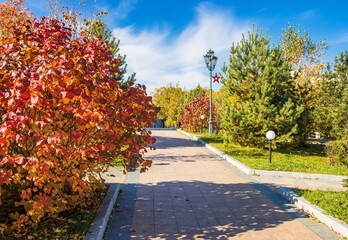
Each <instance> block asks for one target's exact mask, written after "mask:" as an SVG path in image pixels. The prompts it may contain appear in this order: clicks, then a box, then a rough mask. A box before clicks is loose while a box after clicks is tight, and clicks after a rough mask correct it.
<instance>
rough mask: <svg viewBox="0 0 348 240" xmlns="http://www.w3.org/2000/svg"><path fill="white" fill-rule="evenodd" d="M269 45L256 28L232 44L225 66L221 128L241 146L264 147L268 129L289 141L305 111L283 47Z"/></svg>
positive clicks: (267, 39) (266, 38)
mask: <svg viewBox="0 0 348 240" xmlns="http://www.w3.org/2000/svg"><path fill="white" fill-rule="evenodd" d="M269 42H270V39H269V38H268V37H267V36H263V35H262V31H261V30H255V29H254V28H253V30H252V32H249V33H248V37H247V38H246V37H245V36H244V35H243V36H242V39H241V41H240V42H238V43H237V44H236V45H235V44H233V45H232V48H231V55H230V61H229V65H228V66H225V67H223V72H224V75H225V76H224V77H223V79H222V82H223V84H224V86H223V89H224V94H225V103H224V104H222V105H221V107H220V117H221V127H222V129H223V130H224V131H225V132H226V133H227V134H228V135H229V136H230V137H231V139H232V140H233V141H237V142H238V143H240V144H242V145H248V146H257V147H263V146H265V144H266V143H267V140H266V138H265V134H266V132H267V131H268V130H273V131H275V132H276V134H277V140H278V141H279V140H288V139H290V138H291V137H292V136H293V135H294V134H295V133H296V132H297V130H298V129H297V128H298V126H297V121H298V119H299V117H300V114H301V113H302V112H303V110H304V108H303V107H302V106H297V105H296V101H295V99H296V97H295V83H294V81H293V78H294V77H293V76H292V74H291V71H292V67H291V65H290V63H289V62H288V61H287V58H286V57H285V55H284V53H283V51H282V50H281V48H280V47H278V46H274V47H272V46H270V43H269Z"/></svg>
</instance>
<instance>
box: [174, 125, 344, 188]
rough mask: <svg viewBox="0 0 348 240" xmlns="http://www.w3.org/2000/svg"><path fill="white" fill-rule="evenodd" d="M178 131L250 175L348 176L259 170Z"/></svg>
mask: <svg viewBox="0 0 348 240" xmlns="http://www.w3.org/2000/svg"><path fill="white" fill-rule="evenodd" d="M177 131H179V132H181V133H183V134H185V135H187V136H189V137H190V138H192V139H193V140H196V141H198V142H199V143H200V144H202V145H203V146H205V147H207V148H208V149H209V150H211V151H212V152H214V153H215V154H217V155H218V156H220V157H221V158H223V159H225V160H227V161H228V162H230V163H231V164H232V165H233V166H235V167H237V168H238V169H240V170H241V171H242V172H244V173H246V174H248V175H259V176H269V177H291V178H306V179H314V180H323V181H334V182H339V183H340V184H342V180H343V179H346V178H347V177H346V176H338V175H328V174H313V173H299V172H283V171H267V170H257V169H252V168H250V167H248V166H246V165H244V164H243V163H241V162H239V161H238V160H236V159H234V158H233V157H231V156H228V155H227V154H226V153H224V152H222V151H220V150H219V149H217V148H215V147H213V146H211V145H210V144H208V143H206V142H204V141H203V140H202V139H200V138H198V137H196V136H194V135H192V134H190V133H188V132H185V131H183V130H181V129H177Z"/></svg>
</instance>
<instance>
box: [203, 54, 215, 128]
mask: <svg viewBox="0 0 348 240" xmlns="http://www.w3.org/2000/svg"><path fill="white" fill-rule="evenodd" d="M217 60H218V58H217V57H216V56H214V51H213V50H211V49H210V50H209V51H208V52H207V54H205V55H204V61H205V64H206V65H207V68H208V70H209V71H210V108H209V109H210V112H209V135H212V134H213V113H212V111H213V110H212V109H213V81H212V72H213V70H214V68H215V66H216V62H217Z"/></svg>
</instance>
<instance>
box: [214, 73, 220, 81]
mask: <svg viewBox="0 0 348 240" xmlns="http://www.w3.org/2000/svg"><path fill="white" fill-rule="evenodd" d="M213 79H214V81H213V83H214V82H218V83H219V82H220V81H219V79H220V77H219V76H218V75H217V73H215V76H214V77H213Z"/></svg>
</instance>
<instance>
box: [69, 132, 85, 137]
mask: <svg viewBox="0 0 348 240" xmlns="http://www.w3.org/2000/svg"><path fill="white" fill-rule="evenodd" d="M70 136H71V137H72V138H80V137H82V136H83V132H82V131H74V132H73V133H72V134H71V135H70Z"/></svg>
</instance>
